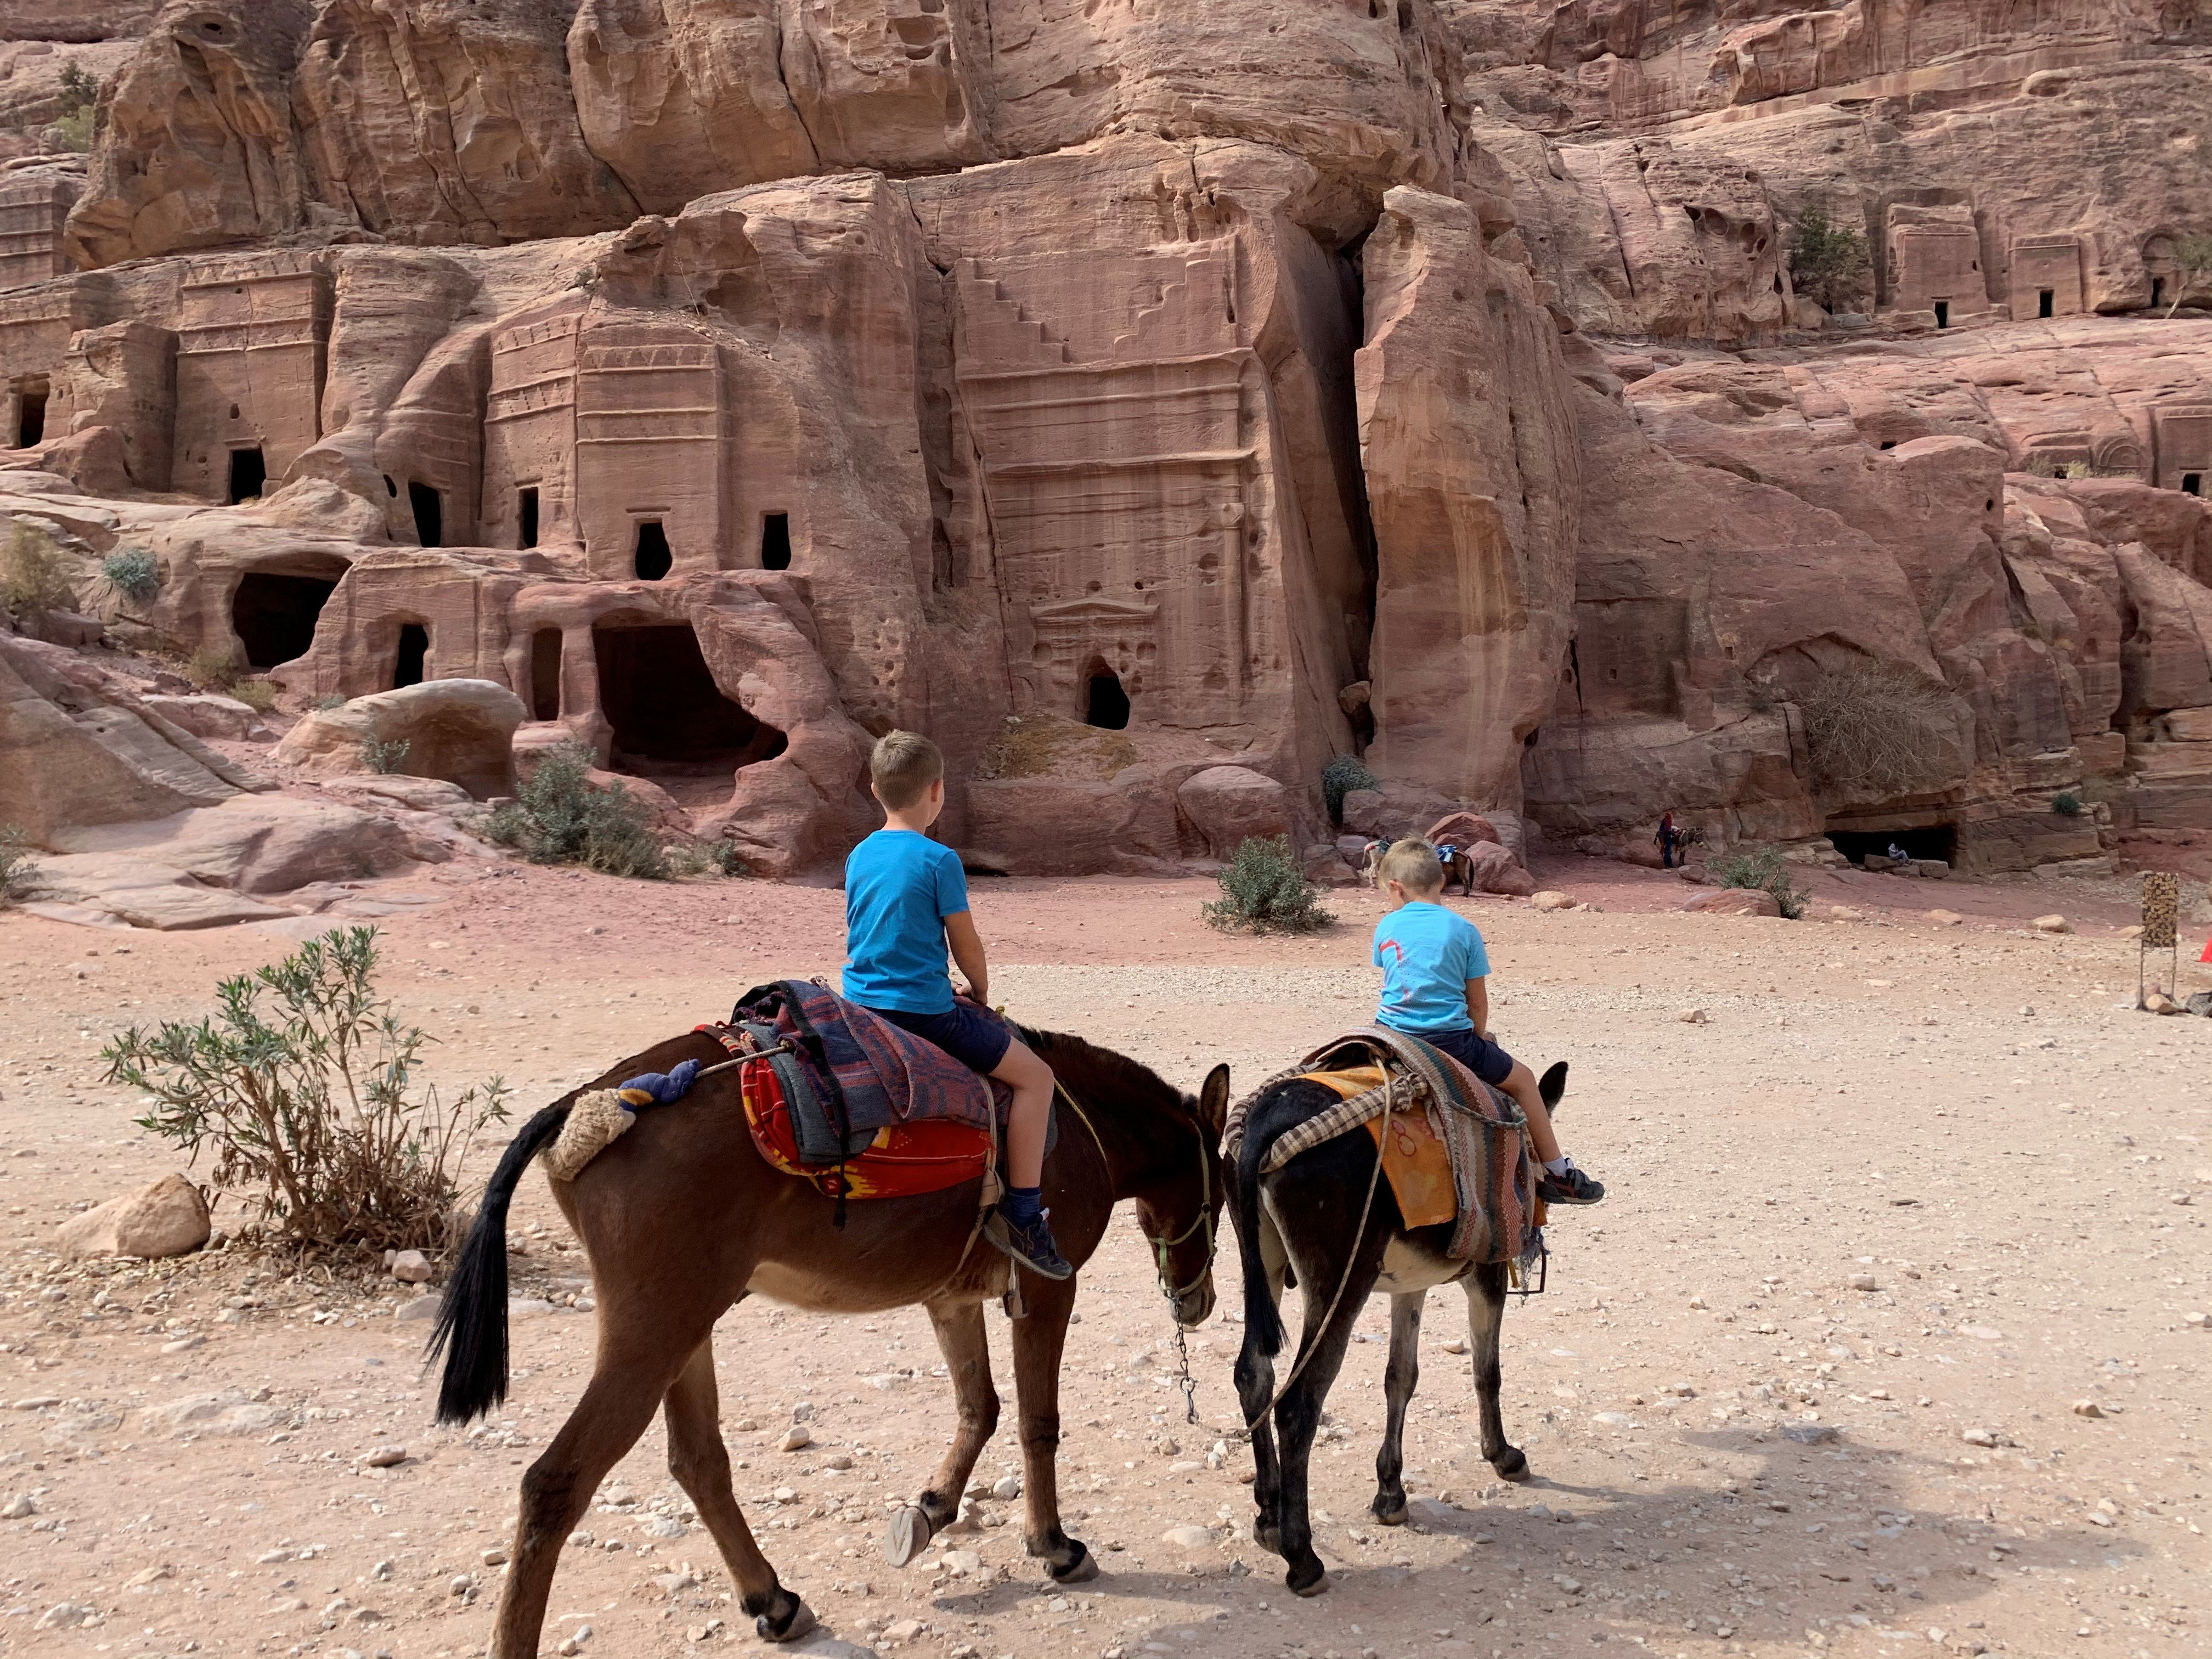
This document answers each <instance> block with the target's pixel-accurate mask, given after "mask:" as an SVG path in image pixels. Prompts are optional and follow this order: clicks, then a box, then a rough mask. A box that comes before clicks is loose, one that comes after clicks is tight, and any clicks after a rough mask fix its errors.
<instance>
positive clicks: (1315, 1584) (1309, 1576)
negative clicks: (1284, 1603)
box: [1283, 1561, 1328, 1597]
mask: <svg viewBox="0 0 2212 1659" xmlns="http://www.w3.org/2000/svg"><path fill="white" fill-rule="evenodd" d="M1283 1582H1284V1583H1285V1584H1288V1585H1289V1586H1290V1587H1291V1595H1304V1596H1309V1597H1310V1596H1316V1595H1320V1594H1321V1593H1322V1591H1323V1590H1325V1589H1328V1571H1327V1570H1326V1569H1324V1568H1323V1567H1322V1565H1321V1563H1320V1562H1318V1561H1316V1562H1315V1563H1314V1564H1313V1566H1312V1568H1311V1569H1310V1571H1309V1570H1308V1569H1305V1568H1303V1567H1292V1568H1291V1570H1290V1571H1289V1572H1287V1573H1285V1575H1284V1576H1283Z"/></svg>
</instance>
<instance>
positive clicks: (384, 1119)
mask: <svg viewBox="0 0 2212 1659" xmlns="http://www.w3.org/2000/svg"><path fill="white" fill-rule="evenodd" d="M375 969H376V930H375V929H374V927H349V928H345V929H342V930H341V931H339V932H337V933H331V934H329V935H327V936H326V937H325V938H323V939H311V940H309V941H308V942H307V944H306V945H301V947H300V949H299V950H298V951H295V952H294V953H293V954H292V955H291V956H289V957H285V958H284V959H283V961H282V962H278V963H272V964H270V966H268V967H265V968H263V969H259V970H258V971H257V972H255V973H252V974H249V975H240V977H238V978H236V979H229V980H225V981H222V984H220V985H219V986H217V987H216V997H217V999H218V1000H219V1001H220V1003H221V1005H222V1006H221V1007H220V1009H219V1010H218V1012H216V1013H215V1014H214V1015H213V1016H211V1017H210V1018H204V1019H201V1020H199V1021H197V1022H184V1021H178V1022H164V1023H163V1024H161V1025H160V1026H159V1027H157V1028H156V1029H155V1030H152V1031H141V1030H138V1029H137V1027H136V1026H133V1027H132V1028H131V1030H128V1031H125V1032H124V1033H123V1034H122V1035H121V1036H117V1037H116V1038H114V1039H113V1040H112V1041H111V1042H109V1043H108V1044H107V1045H106V1047H105V1048H102V1049H101V1050H100V1058H101V1059H102V1060H106V1062H107V1076H108V1080H109V1081H110V1082H113V1083H124V1084H128V1085H131V1087H133V1088H136V1089H142V1090H143V1091H146V1092H147V1093H148V1094H150V1095H152V1096H153V1097H154V1100H155V1104H154V1107H153V1109H152V1110H151V1111H149V1113H148V1114H147V1115H145V1116H144V1117H143V1118H140V1119H139V1120H138V1122H139V1125H140V1127H143V1128H146V1129H149V1130H151V1131H152V1132H153V1133H155V1134H157V1135H159V1136H161V1138H162V1139H164V1140H167V1141H168V1142H170V1143H171V1144H172V1145H174V1146H179V1147H181V1148H183V1149H184V1150H185V1152H187V1153H188V1154H189V1155H190V1156H191V1157H192V1158H197V1157H198V1156H199V1154H200V1152H201V1151H202V1150H203V1149H210V1150H212V1152H213V1153H214V1155H215V1184H216V1186H217V1187H219V1188H222V1189H224V1190H226V1191H228V1192H233V1193H235V1194H239V1195H240V1197H242V1198H243V1199H245V1200H246V1201H247V1202H248V1203H250V1204H253V1205H256V1206H258V1210H259V1216H258V1219H259V1221H260V1222H262V1223H264V1224H270V1225H272V1228H273V1231H274V1232H275V1233H276V1236H277V1237H279V1238H280V1239H281V1240H283V1242H284V1243H289V1244H294V1245H299V1246H306V1245H352V1246H356V1247H364V1248H368V1249H431V1250H435V1249H444V1248H446V1247H447V1245H448V1244H449V1243H451V1242H452V1237H453V1229H454V1226H455V1223H456V1219H457V1217H456V1210H457V1208H458V1206H459V1199H460V1194H461V1187H460V1170H461V1165H462V1163H463V1160H464V1159H465V1158H466V1157H467V1154H468V1148H469V1143H470V1141H471V1139H472V1138H473V1137H474V1136H475V1134H476V1133H477V1131H479V1130H481V1129H482V1128H483V1127H485V1126H486V1125H487V1124H489V1123H493V1122H498V1121H504V1120H505V1119H506V1117H507V1107H506V1100H507V1086H506V1085H504V1084H503V1083H501V1081H500V1080H499V1079H497V1078H494V1079H491V1080H490V1081H489V1083H486V1084H483V1085H480V1086H478V1087H476V1088H471V1089H469V1090H467V1091H464V1092H463V1093H461V1094H460V1095H459V1096H456V1097H454V1098H453V1100H452V1101H450V1102H447V1101H441V1099H440V1098H439V1097H438V1091H436V1090H435V1089H434V1088H422V1087H418V1085H417V1079H416V1075H415V1073H416V1068H417V1066H419V1064H420V1062H421V1053H422V1045H423V1044H424V1043H425V1042H428V1040H429V1039H428V1037H426V1036H424V1035H423V1033H422V1030H420V1029H418V1028H417V1027H415V1026H412V1025H402V1024H399V1022H398V1019H397V1018H395V1017H394V1016H393V1014H392V1007H391V1005H390V1004H389V1003H388V1002H380V1001H379V1000H377V999H376V994H375V990H374V985H373V983H372V981H373V979H374V974H375Z"/></svg>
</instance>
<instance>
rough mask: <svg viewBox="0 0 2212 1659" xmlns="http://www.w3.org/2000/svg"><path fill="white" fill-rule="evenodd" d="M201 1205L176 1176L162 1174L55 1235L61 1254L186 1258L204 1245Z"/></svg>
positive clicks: (196, 1193) (193, 1190)
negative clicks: (155, 1179) (175, 1256)
mask: <svg viewBox="0 0 2212 1659" xmlns="http://www.w3.org/2000/svg"><path fill="white" fill-rule="evenodd" d="M208 1231H209V1223H208V1207H207V1202H206V1200H204V1199H203V1198H201V1196H200V1189H199V1188H197V1187H195V1186H193V1185H192V1183H191V1182H189V1181H187V1180H185V1178H184V1177H183V1176H177V1175H167V1176H162V1177H161V1179H160V1180H159V1181H156V1182H153V1183H152V1184H151V1185H150V1186H146V1187H141V1188H139V1189H138V1190H137V1192H135V1193H125V1194H123V1195H122V1196H121V1197H120V1198H111V1199H109V1200H107V1202H106V1203H105V1204H102V1205H100V1206H99V1207H98V1208H96V1209H91V1210H87V1211H86V1212H84V1213H83V1214H82V1215H79V1216H72V1217H71V1218H70V1219H69V1220H67V1221H64V1223H62V1225H61V1227H60V1230H59V1231H58V1232H57V1234H56V1235H55V1243H56V1245H57V1247H58V1249H60V1251H61V1253H62V1254H63V1255H65V1256H69V1257H71V1258H72V1259H75V1260H79V1261H81V1260H82V1259H83V1258H85V1257H87V1256H94V1255H135V1256H168V1255H190V1254H191V1252H192V1251H194V1250H197V1249H199V1248H200V1247H201V1246H202V1245H204V1244H205V1243H207V1242H208Z"/></svg>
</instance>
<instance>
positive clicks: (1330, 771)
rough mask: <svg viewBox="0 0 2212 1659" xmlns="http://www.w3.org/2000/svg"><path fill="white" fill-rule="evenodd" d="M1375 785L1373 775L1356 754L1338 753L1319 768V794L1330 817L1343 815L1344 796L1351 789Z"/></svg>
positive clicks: (1367, 787) (1370, 787)
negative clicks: (1326, 806)
mask: <svg viewBox="0 0 2212 1659" xmlns="http://www.w3.org/2000/svg"><path fill="white" fill-rule="evenodd" d="M1374 787H1376V780H1375V775H1374V774H1373V773H1372V772H1370V771H1369V770H1368V769H1367V763H1366V762H1364V761H1363V760H1361V759H1360V758H1359V757H1358V756H1357V755H1339V756H1338V757H1336V758H1335V759H1334V760H1332V761H1331V762H1329V763H1328V765H1326V766H1324V767H1322V769H1321V795H1322V799H1323V800H1324V801H1326V802H1328V815H1329V817H1332V818H1341V817H1343V816H1344V798H1345V797H1346V795H1348V794H1350V793H1352V791H1353V790H1355V789H1372V788H1374Z"/></svg>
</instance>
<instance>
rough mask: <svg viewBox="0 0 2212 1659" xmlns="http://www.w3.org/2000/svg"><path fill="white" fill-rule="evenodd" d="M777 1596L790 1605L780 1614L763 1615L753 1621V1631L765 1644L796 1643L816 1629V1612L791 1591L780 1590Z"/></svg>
mask: <svg viewBox="0 0 2212 1659" xmlns="http://www.w3.org/2000/svg"><path fill="white" fill-rule="evenodd" d="M776 1595H778V1596H779V1597H780V1598H781V1599H782V1600H783V1601H786V1602H787V1603H788V1605H787V1606H786V1607H783V1608H782V1609H781V1612H780V1613H778V1612H770V1613H762V1614H761V1615H760V1616H759V1617H758V1618H757V1619H755V1620H753V1629H754V1630H755V1631H756V1632H757V1633H758V1634H759V1636H760V1638H761V1640H762V1641H763V1642H796V1641H797V1640H798V1639H799V1638H800V1637H802V1636H804V1635H805V1634H806V1632H809V1631H811V1630H812V1629H813V1628H814V1610H813V1609H812V1608H811V1607H808V1606H807V1605H806V1603H805V1602H804V1601H800V1600H799V1598H798V1597H797V1596H795V1595H793V1594H792V1593H791V1592H790V1591H789V1590H787V1589H780V1590H778V1591H777V1592H776Z"/></svg>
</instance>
